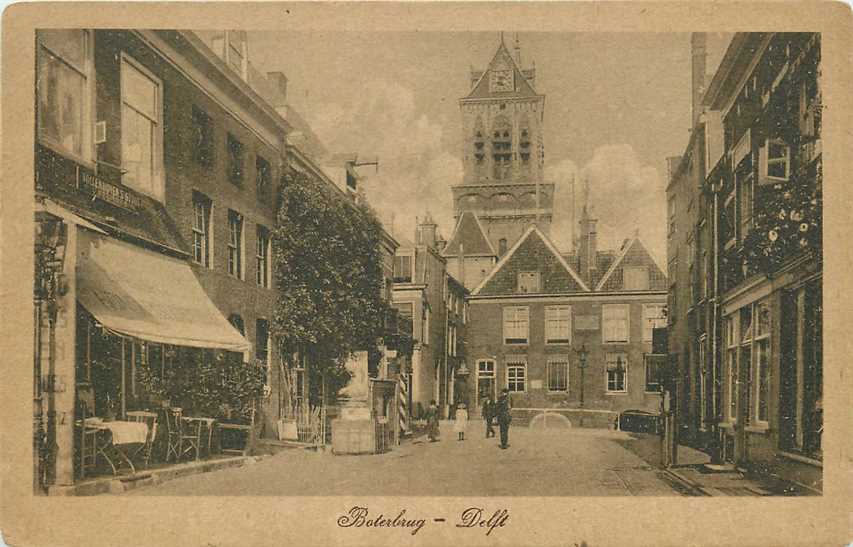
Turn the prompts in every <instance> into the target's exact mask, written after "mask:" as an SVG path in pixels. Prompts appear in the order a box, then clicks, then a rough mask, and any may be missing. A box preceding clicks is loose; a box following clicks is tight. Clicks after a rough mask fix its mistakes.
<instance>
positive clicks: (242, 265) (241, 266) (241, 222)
mask: <svg viewBox="0 0 853 547" xmlns="http://www.w3.org/2000/svg"><path fill="white" fill-rule="evenodd" d="M232 219H233V220H236V221H237V223H238V226H239V228H240V231H239V233H238V234H237V242H236V243H235V242H232V240H231V235H232ZM245 241H246V221H245V217H243V215H241V214H240V213H238V212H237V211H235V210H233V209H229V210H228V264H227V267H228V275H230V276H232V277H235V278H237V279H239V280H241V281H242V280H243V279H245V277H244V274H245V270H246V261H245V253H244V252H243V246H244V243H245ZM232 252H234V253H235V254H236V258H237V268H236V270H237V271H236V272H234V271H232V270H231V253H232Z"/></svg>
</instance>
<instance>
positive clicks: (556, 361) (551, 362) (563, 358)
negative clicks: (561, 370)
mask: <svg viewBox="0 0 853 547" xmlns="http://www.w3.org/2000/svg"><path fill="white" fill-rule="evenodd" d="M569 362H570V361H569V356H568V355H549V356H548V360H547V361H546V362H545V382H546V383H547V389H548V392H549V393H568V392H569V384H570V380H569V370H570V368H571V367H569ZM555 365H556V366H560V365H564V366H565V378H566V387H565V388H563V389H551V367H552V366H555Z"/></svg>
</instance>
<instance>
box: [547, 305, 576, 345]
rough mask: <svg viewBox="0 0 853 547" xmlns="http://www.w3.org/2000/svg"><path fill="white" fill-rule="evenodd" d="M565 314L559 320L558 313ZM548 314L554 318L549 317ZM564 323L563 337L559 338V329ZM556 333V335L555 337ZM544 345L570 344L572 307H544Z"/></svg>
mask: <svg viewBox="0 0 853 547" xmlns="http://www.w3.org/2000/svg"><path fill="white" fill-rule="evenodd" d="M561 312H565V317H564V318H561V317H560V313H561ZM549 313H553V314H556V317H554V316H551V317H549ZM562 323H565V335H566V336H565V337H563V336H560V335H561V334H563V333H561V332H560V327H561V326H562ZM555 324H556V325H555ZM555 331H556V335H555ZM545 343H546V344H562V345H565V344H571V343H572V307H571V306H568V305H555V306H545Z"/></svg>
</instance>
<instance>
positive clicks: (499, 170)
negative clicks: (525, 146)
mask: <svg viewBox="0 0 853 547" xmlns="http://www.w3.org/2000/svg"><path fill="white" fill-rule="evenodd" d="M492 158H493V159H494V162H495V178H496V179H502V178H504V176H505V175H506V174H507V173H508V170H507V167H508V166H509V164H510V162H511V161H512V125H511V124H510V123H509V120H507V119H506V118H505V117H503V116H499V117H497V118H496V119H495V122H494V127H493V131H492Z"/></svg>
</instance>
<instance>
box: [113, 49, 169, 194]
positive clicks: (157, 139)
mask: <svg viewBox="0 0 853 547" xmlns="http://www.w3.org/2000/svg"><path fill="white" fill-rule="evenodd" d="M125 65H128V66H130V67H131V68H132V69H134V70H137V71H138V72H140V73H141V74H142V75H143V76H145V77H146V78H148V79H149V80H151V81H152V82H153V83H154V84H156V91H155V93H156V95H157V98H156V101H155V108H156V109H157V113H156V114H157V115H156V117H157V119H156V120H155V121H154V123H155V124H156V125H157V127H156V129H155V131H154V145H153V146H154V149H153V150H152V151H151V161H152V163H153V165H152V172H151V180H152V185H153V186H154V191H153V193H150V192H147V191H145V190H142V189H140V188H139V187H138V186H137V184H138V183H137V182H136V181H133V179H131V178H130V177H128V176H127V174H126V173H125V174H123V175H122V184H124V185H125V186H129V187H131V188H133V189H134V190H136V191H138V192H140V193H142V194H145V195H147V196H151V197H153V198H154V199H156V200H158V201H161V202H162V201H164V199H165V192H166V188H165V184H164V181H163V81H162V80H161V79H160V78H158V77H157V76H155V75H154V74H153V73H152V72H151V71H150V70H148V69H147V68H145V67H144V66H143V65H142V64H141V63H139V61H137V60H136V59H134V58H133V57H131V56H130V55H128V54H127V53H125V52H122V53H121V65H120V66H121V68H120V69H119V72H120V76H119V81H120V84H119V85H120V88H121V90H120V92H119V99H120V103H121V104H120V107H119V109H120V115H121V127H122V129H124V128H125V127H127V121H126V120H125V115H124V107H125V88H126V86H127V83H126V80H127V78H126V74H127V73H126V72H125V70H124V66H125ZM129 108H131V109H134V110H136V109H135V108H133V107H132V106H129ZM140 114H141V113H140ZM143 116H144V114H143ZM121 134H122V143H121V149H122V152H123V151H124V138H125V135H126V132H125V131H122V133H121ZM122 166H124V158H122Z"/></svg>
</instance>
